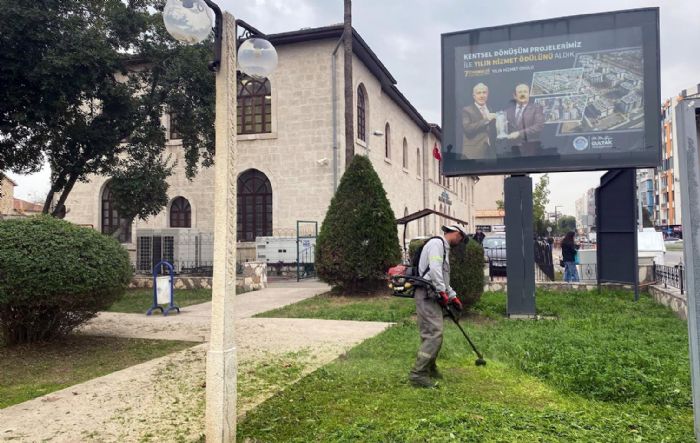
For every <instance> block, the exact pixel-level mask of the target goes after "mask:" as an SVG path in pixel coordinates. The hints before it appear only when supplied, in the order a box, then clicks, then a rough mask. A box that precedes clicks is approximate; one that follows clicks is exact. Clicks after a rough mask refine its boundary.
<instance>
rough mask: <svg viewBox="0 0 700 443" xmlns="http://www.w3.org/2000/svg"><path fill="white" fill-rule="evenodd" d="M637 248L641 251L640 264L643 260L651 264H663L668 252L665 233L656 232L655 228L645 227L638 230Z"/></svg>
mask: <svg viewBox="0 0 700 443" xmlns="http://www.w3.org/2000/svg"><path fill="white" fill-rule="evenodd" d="M637 250H638V251H639V259H640V265H641V260H644V261H645V262H646V263H648V264H649V265H651V263H656V264H657V265H663V264H664V255H665V254H666V244H665V243H664V235H663V233H661V232H656V230H655V229H654V228H644V230H643V231H641V232H637Z"/></svg>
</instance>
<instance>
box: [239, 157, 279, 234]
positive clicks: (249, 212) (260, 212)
mask: <svg viewBox="0 0 700 443" xmlns="http://www.w3.org/2000/svg"><path fill="white" fill-rule="evenodd" d="M237 192H238V196H237V197H238V217H237V221H236V224H237V230H238V241H255V238H256V237H260V236H270V235H272V186H271V185H270V180H268V178H267V176H265V174H263V173H262V172H260V171H258V170H256V169H250V170H248V171H245V172H244V173H242V174H241V175H240V176H239V177H238V191H237Z"/></svg>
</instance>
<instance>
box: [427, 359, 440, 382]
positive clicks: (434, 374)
mask: <svg viewBox="0 0 700 443" xmlns="http://www.w3.org/2000/svg"><path fill="white" fill-rule="evenodd" d="M428 375H430V378H433V379H435V380H442V378H443V377H442V373H441V372H440V371H438V368H437V365H436V364H435V362H433V364H431V365H430V369H428Z"/></svg>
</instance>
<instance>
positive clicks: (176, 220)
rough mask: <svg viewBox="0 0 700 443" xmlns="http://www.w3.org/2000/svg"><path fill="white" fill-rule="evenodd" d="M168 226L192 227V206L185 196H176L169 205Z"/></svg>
mask: <svg viewBox="0 0 700 443" xmlns="http://www.w3.org/2000/svg"><path fill="white" fill-rule="evenodd" d="M170 227H171V228H191V227H192V207H191V206H190V202H189V201H187V199H186V198H184V197H178V198H176V199H175V200H173V203H172V204H171V205H170Z"/></svg>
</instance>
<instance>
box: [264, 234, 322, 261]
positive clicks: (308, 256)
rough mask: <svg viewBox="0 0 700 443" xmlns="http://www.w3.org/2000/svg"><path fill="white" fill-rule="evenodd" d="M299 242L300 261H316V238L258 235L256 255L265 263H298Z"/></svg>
mask: <svg viewBox="0 0 700 443" xmlns="http://www.w3.org/2000/svg"><path fill="white" fill-rule="evenodd" d="M297 242H298V244H299V251H298V252H299V262H300V263H313V262H314V254H313V251H314V247H315V246H316V239H315V238H300V239H298V240H297V238H296V237H257V238H256V239H255V257H256V260H257V261H261V262H265V263H296V262H297Z"/></svg>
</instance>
